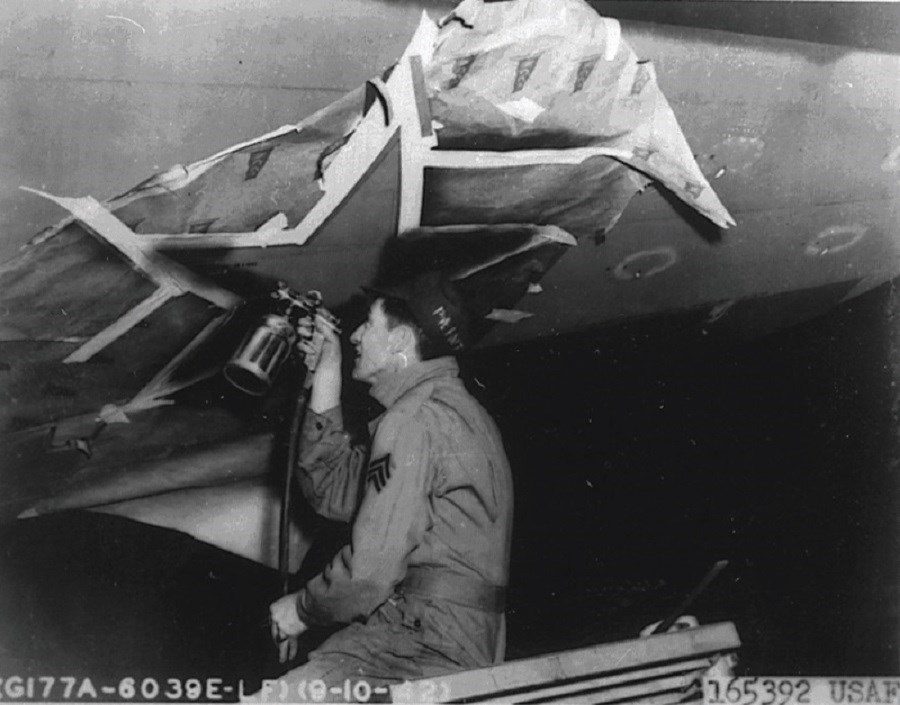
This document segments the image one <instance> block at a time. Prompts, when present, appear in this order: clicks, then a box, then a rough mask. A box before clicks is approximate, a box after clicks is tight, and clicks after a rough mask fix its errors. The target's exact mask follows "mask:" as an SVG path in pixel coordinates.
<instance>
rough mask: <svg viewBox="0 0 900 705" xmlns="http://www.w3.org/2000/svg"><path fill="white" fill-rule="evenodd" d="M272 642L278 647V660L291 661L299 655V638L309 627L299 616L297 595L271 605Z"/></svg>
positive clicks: (288, 596) (287, 596)
mask: <svg viewBox="0 0 900 705" xmlns="http://www.w3.org/2000/svg"><path fill="white" fill-rule="evenodd" d="M269 622H270V623H271V625H272V641H274V642H275V644H276V646H278V660H279V661H280V662H281V663H285V662H287V661H290V660H291V659H293V658H294V657H295V656H296V655H297V637H298V636H300V635H301V634H302V633H303V632H305V631H306V630H307V629H308V628H309V627H307V626H306V624H304V623H303V620H302V619H300V615H299V614H297V593H292V594H290V595H285V596H284V597H282V598H281V599H280V600H276V601H275V602H273V603H272V604H271V605H269Z"/></svg>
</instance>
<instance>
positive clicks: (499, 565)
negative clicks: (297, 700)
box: [291, 357, 513, 682]
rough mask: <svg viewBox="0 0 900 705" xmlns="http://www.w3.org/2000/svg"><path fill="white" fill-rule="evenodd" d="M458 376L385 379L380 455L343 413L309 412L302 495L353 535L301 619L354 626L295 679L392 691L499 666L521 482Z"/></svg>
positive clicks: (408, 374) (450, 372) (430, 366)
mask: <svg viewBox="0 0 900 705" xmlns="http://www.w3.org/2000/svg"><path fill="white" fill-rule="evenodd" d="M458 373H459V370H458V368H457V365H456V361H455V360H454V359H453V358H449V357H445V358H439V359H436V360H430V361H427V362H423V363H417V364H414V365H412V366H410V367H408V368H406V369H404V370H402V371H400V372H398V373H389V374H388V375H387V376H386V377H383V378H380V379H379V380H378V381H377V382H376V383H375V384H374V385H373V387H372V389H371V394H372V396H373V397H375V399H377V400H378V401H379V402H380V403H381V404H382V405H384V406H385V408H386V411H385V413H384V414H382V415H381V416H380V417H379V418H378V419H376V421H374V422H373V424H372V429H373V430H374V433H373V434H372V435H373V438H372V445H371V452H366V449H365V448H364V447H354V446H352V445H351V444H350V442H349V437H348V435H347V434H346V433H345V432H344V429H343V423H342V417H341V411H340V408H339V407H338V408H335V409H332V410H329V411H327V412H325V413H324V414H314V413H309V414H308V416H307V419H306V421H305V425H304V429H303V446H302V449H301V453H300V456H299V461H298V468H297V475H298V480H299V483H300V486H301V488H302V490H303V493H304V495H305V496H306V498H307V500H308V501H309V502H310V503H311V504H312V506H313V507H314V509H315V510H316V511H317V512H318V513H320V514H321V515H323V516H325V517H328V518H331V519H339V520H344V521H352V522H353V528H352V538H351V542H350V544H349V545H347V546H344V548H343V549H342V550H341V551H340V552H339V553H338V555H337V556H335V558H334V559H333V560H332V562H331V563H330V565H328V566H327V567H326V568H325V570H324V571H323V572H322V573H321V574H319V575H318V576H316V577H315V578H313V579H312V580H310V581H309V583H307V585H306V586H305V587H304V589H302V590H301V591H300V593H299V594H298V600H297V612H298V614H299V615H300V618H301V619H302V620H303V621H304V622H305V623H307V624H330V623H335V622H339V623H350V626H348V627H347V628H345V629H343V630H341V631H340V632H338V633H336V634H335V635H333V636H332V637H331V638H329V639H328V640H326V641H325V643H323V644H322V645H321V646H320V647H319V648H318V649H317V650H316V651H314V652H312V653H311V654H310V662H309V664H307V666H304V667H301V668H300V669H297V672H296V674H297V675H298V676H303V677H319V678H326V679H331V680H339V679H341V678H347V677H352V676H356V677H365V678H368V679H369V680H370V681H371V682H378V681H383V682H394V681H399V680H404V679H408V678H416V677H427V676H431V675H436V674H439V673H446V672H449V671H453V670H458V669H465V668H478V667H483V666H487V665H490V664H492V663H495V662H497V661H500V660H502V656H503V650H504V640H505V628H504V619H503V613H502V611H503V605H502V594H503V588H504V587H505V585H506V583H507V577H508V571H509V552H510V534H511V529H512V506H513V493H512V476H511V473H510V468H509V463H508V461H507V459H506V454H505V452H504V450H503V445H502V442H501V439H500V434H499V432H498V430H497V427H496V426H495V424H494V422H493V421H492V419H491V418H490V417H489V416H488V414H487V412H485V410H484V409H483V408H482V407H481V406H480V405H479V404H478V402H477V401H475V399H474V398H472V396H471V395H470V394H469V393H468V392H467V391H466V389H465V387H464V386H463V384H462V382H461V381H460V380H459V378H458ZM301 671H302V673H301ZM291 675H293V673H292V674H291Z"/></svg>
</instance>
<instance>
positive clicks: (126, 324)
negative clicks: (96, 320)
mask: <svg viewBox="0 0 900 705" xmlns="http://www.w3.org/2000/svg"><path fill="white" fill-rule="evenodd" d="M178 295H179V292H176V291H175V290H174V289H171V288H167V287H162V286H161V287H160V288H159V289H157V290H156V291H154V292H153V293H152V294H150V296H148V297H147V298H146V299H144V300H143V301H141V302H140V303H139V304H138V305H137V306H135V307H134V308H132V309H131V310H130V311H128V312H127V313H125V315H123V316H121V317H120V318H119V319H117V320H115V321H113V322H112V323H111V324H110V325H108V326H107V327H106V328H104V329H103V330H102V331H100V332H99V333H97V334H96V335H94V336H93V337H92V338H91V339H90V340H88V341H87V342H86V343H85V344H84V345H82V346H81V347H80V348H78V349H77V350H75V351H74V352H72V353H71V354H70V355H69V356H68V357H67V358H65V359H64V360H63V362H64V363H67V364H68V363H72V362H87V361H88V360H90V359H91V358H92V357H93V356H94V355H96V354H97V353H98V352H100V351H101V350H103V348H105V347H106V346H107V345H109V344H110V343H112V342H113V341H114V340H117V339H119V338H121V337H122V336H123V335H125V333H127V332H128V331H130V330H131V329H132V328H134V326H136V325H137V324H138V323H140V322H141V321H143V320H144V319H145V318H146V317H147V316H149V315H150V314H151V313H153V312H154V311H156V310H157V309H158V308H160V307H161V306H162V305H163V304H164V303H166V302H167V301H169V300H170V299H173V298H175V297H176V296H178Z"/></svg>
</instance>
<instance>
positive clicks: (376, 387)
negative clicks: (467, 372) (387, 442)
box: [369, 357, 459, 409]
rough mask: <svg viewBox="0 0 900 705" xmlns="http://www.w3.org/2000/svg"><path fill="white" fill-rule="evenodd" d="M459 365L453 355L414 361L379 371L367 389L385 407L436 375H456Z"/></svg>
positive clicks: (387, 407)
mask: <svg viewBox="0 0 900 705" xmlns="http://www.w3.org/2000/svg"><path fill="white" fill-rule="evenodd" d="M458 375H459V366H458V365H457V364H456V359H455V358H453V357H438V358H435V359H434V360H426V361H424V362H416V363H414V364H411V365H409V366H408V367H404V368H403V369H400V370H391V371H384V372H381V373H380V374H379V375H378V377H377V379H376V380H375V383H374V384H373V385H372V388H371V389H370V390H369V394H371V395H372V396H373V397H374V398H375V400H376V401H377V402H379V403H380V404H381V405H382V406H384V407H385V408H386V409H389V408H390V407H392V406H393V405H394V404H395V403H396V401H397V400H398V399H399V398H400V397H402V396H403V395H404V394H406V392H408V391H409V390H410V389H412V388H413V387H417V386H418V385H420V384H422V383H423V382H427V381H428V380H431V379H435V378H437V377H457V376H458Z"/></svg>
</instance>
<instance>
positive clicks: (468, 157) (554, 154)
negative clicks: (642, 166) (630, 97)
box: [425, 147, 632, 169]
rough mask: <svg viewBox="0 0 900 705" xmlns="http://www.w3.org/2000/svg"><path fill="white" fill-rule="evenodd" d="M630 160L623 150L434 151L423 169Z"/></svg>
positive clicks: (595, 148)
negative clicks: (592, 159) (605, 159)
mask: <svg viewBox="0 0 900 705" xmlns="http://www.w3.org/2000/svg"><path fill="white" fill-rule="evenodd" d="M601 156H602V157H613V158H616V159H630V158H631V157H632V152H631V151H629V150H626V149H608V148H605V147H576V148H573V149H526V150H521V151H517V152H476V151H444V150H440V151H438V150H435V151H432V152H429V153H428V155H427V164H425V166H429V167H437V168H439V169H497V168H502V167H507V166H531V165H535V164H581V163H582V162H583V161H585V160H586V159H590V158H591V157H601Z"/></svg>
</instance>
